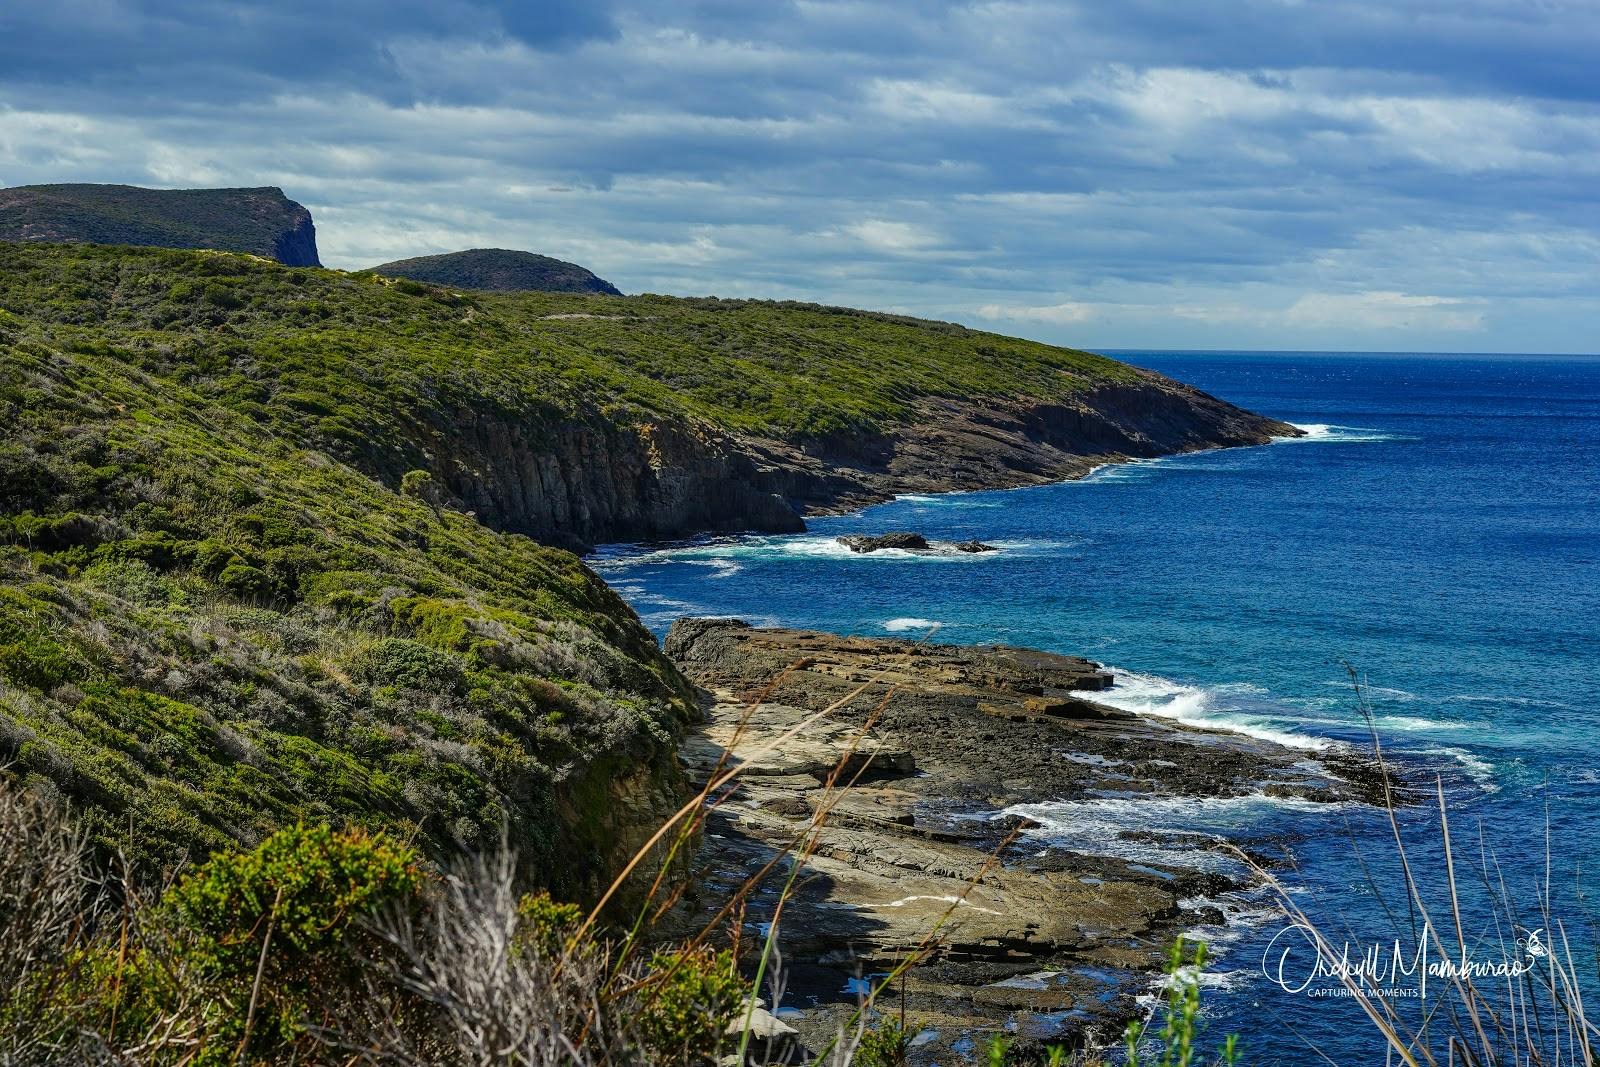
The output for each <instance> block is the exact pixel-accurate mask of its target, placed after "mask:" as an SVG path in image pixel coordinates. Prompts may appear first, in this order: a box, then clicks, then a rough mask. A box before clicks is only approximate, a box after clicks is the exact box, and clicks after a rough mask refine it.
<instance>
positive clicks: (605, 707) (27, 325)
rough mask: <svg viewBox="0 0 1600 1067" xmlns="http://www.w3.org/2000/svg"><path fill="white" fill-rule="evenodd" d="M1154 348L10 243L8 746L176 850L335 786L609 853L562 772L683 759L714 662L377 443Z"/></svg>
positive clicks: (343, 815)
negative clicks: (661, 643)
mask: <svg viewBox="0 0 1600 1067" xmlns="http://www.w3.org/2000/svg"><path fill="white" fill-rule="evenodd" d="M574 314H583V315H593V316H595V317H591V318H551V317H550V316H555V315H574ZM617 316H620V317H617ZM1126 374H1127V371H1126V370H1125V369H1124V368H1122V367H1121V366H1120V365H1119V364H1115V363H1112V362H1111V361H1108V360H1104V359H1101V358H1099V357H1095V356H1090V355H1086V354H1083V353H1074V352H1068V351H1064V350H1061V349H1055V348H1050V347H1047V346H1044V345H1038V344H1032V343H1029V342H1025V341H1018V340H1012V339H1007V338H1001V337H996V336H992V335H987V334H981V333H976V332H972V331H967V330H964V329H962V328H960V327H955V326H949V325H944V324H938V323H925V322H917V321H913V320H906V319H898V318H893V317H887V316H880V315H869V314H863V313H856V312H846V311H839V310H830V309H822V308H815V307H809V306H797V305H783V304H771V303H750V302H718V301H715V300H677V299H669V298H665V297H648V296H647V297H633V298H616V297H607V298H601V297H582V296H570V295H556V294H541V293H530V294H516V295H506V296H499V295H490V294H472V295H470V296H462V295H459V294H453V293H449V292H444V291H440V290H435V289H431V288H428V287H425V286H421V285H418V284H416V283H412V282H405V281H392V280H389V279H381V278H378V277H376V276H373V275H342V274H338V273H335V272H327V271H319V270H309V269H289V268H284V267H281V266H279V265H277V264H275V263H270V262H266V261H262V260H256V259H252V258H249V257H244V256H236V255H228V254H222V253H207V252H175V251H164V250H158V249H111V248H101V247H88V246H49V245H0V425H4V426H5V427H7V430H6V433H5V436H4V439H3V441H0V583H3V584H0V760H6V759H10V760H12V761H14V764H15V769H16V770H17V771H18V772H20V773H22V774H25V775H29V776H33V777H35V778H37V779H39V780H49V781H51V782H53V783H55V785H56V786H57V787H58V788H60V789H62V790H63V791H64V792H66V793H68V794H69V795H71V796H73V797H75V798H77V799H78V800H79V801H81V802H83V803H86V804H87V805H89V807H90V810H91V811H92V813H93V816H94V818H95V819H97V820H98V832H99V836H100V839H101V840H102V841H103V842H104V843H106V844H108V845H110V844H119V845H127V846H130V847H131V848H132V850H133V851H134V853H135V854H136V856H137V857H138V858H139V859H141V860H143V861H145V862H148V863H151V864H168V863H171V862H174V861H176V860H177V859H179V858H180V857H181V855H182V854H183V853H184V852H185V851H204V850H208V849H211V848H214V847H216V846H217V845H219V844H221V843H223V842H225V841H226V840H228V839H229V838H239V839H244V840H252V839H255V838H257V837H259V836H260V835H261V834H262V833H263V832H264V831H266V830H267V829H269V828H271V827H274V826H278V825H282V824H284V823H286V822H290V821H293V820H294V819H297V818H301V817H315V818H320V817H325V816H331V817H334V818H336V819H351V820H355V821H361V822H382V823H387V824H391V825H392V824H394V823H397V822H398V823H406V822H410V823H415V824H417V825H418V826H419V828H420V831H421V833H422V834H423V835H424V837H425V839H427V840H430V841H433V842H435V843H441V844H442V843H443V842H446V841H448V840H449V839H450V838H452V837H459V838H464V839H466V840H467V841H469V842H471V841H474V840H481V839H482V838H483V837H484V835H487V834H491V833H493V832H495V831H496V830H497V828H498V825H499V822H500V820H501V819H502V818H503V817H509V818H511V819H512V821H513V830H514V832H515V833H516V834H517V835H518V837H519V838H520V839H522V840H523V841H524V842H540V843H542V844H543V846H544V852H543V854H542V858H543V859H544V860H546V861H548V860H549V859H550V858H551V857H552V856H553V855H554V854H555V850H556V849H557V848H558V847H559V848H560V849H561V850H562V851H561V857H562V859H563V861H564V862H567V863H569V864H570V866H571V867H572V869H573V871H574V872H575V873H574V877H576V876H577V873H576V872H579V871H580V869H581V868H583V867H584V866H585V864H584V863H583V862H582V861H584V860H586V859H587V860H594V861H595V862H598V858H597V857H598V852H597V851H596V850H597V849H598V847H599V846H598V844H597V841H598V839H599V838H600V837H602V836H604V834H605V833H607V832H608V831H607V830H606V829H605V828H604V827H602V826H601V825H599V823H598V822H596V821H595V819H594V818H592V817H591V816H593V815H594V814H595V812H593V811H585V812H582V813H581V814H583V815H584V816H586V818H584V819H578V820H576V821H575V820H574V819H572V818H571V817H567V818H561V817H558V815H557V814H556V810H557V808H558V806H559V798H560V797H561V796H572V795H577V796H581V797H584V798H586V799H585V800H584V802H583V803H584V804H587V805H588V806H589V807H591V808H592V807H594V806H595V805H597V804H601V803H603V801H604V791H603V788H601V783H602V781H603V778H602V777H596V776H609V775H610V773H611V772H612V771H615V770H618V769H620V768H623V767H628V766H639V765H640V764H641V763H644V764H647V765H655V764H659V763H660V761H661V757H662V753H663V752H665V751H666V750H667V746H668V742H669V739H670V733H671V731H672V730H673V729H674V727H675V725H676V722H677V720H678V718H679V717H680V716H681V715H683V714H684V713H686V711H687V704H686V702H685V699H684V692H685V691H684V690H683V688H682V682H681V680H680V679H679V677H678V676H677V674H676V673H675V672H674V671H673V670H672V668H671V667H670V666H669V665H668V664H667V663H666V662H665V661H664V660H663V659H662V658H661V656H660V655H659V653H658V652H657V651H656V649H655V646H654V643H653V641H652V640H651V639H650V637H649V635H648V634H647V633H646V632H645V631H644V630H643V628H642V627H641V626H640V625H639V624H638V622H637V620H636V619H635V618H634V617H633V615H632V613H631V612H629V611H628V609H627V608H626V607H625V606H624V605H623V604H622V603H621V602H620V600H618V598H616V597H615V596H614V595H613V594H612V593H611V592H610V591H609V590H608V589H606V587H605V586H604V585H603V584H602V583H601V582H600V581H599V580H598V579H596V578H595V577H594V576H593V575H592V574H590V573H589V572H588V571H587V570H586V569H585V568H584V567H583V566H582V565H581V564H580V563H579V562H578V561H577V560H576V559H575V558H574V557H572V556H571V555H568V554H567V553H564V552H560V551H556V550H553V549H549V548H544V547H541V546H539V545H536V544H534V543H533V542H531V541H529V540H527V539H525V538H521V537H517V536H511V535H504V534H500V533H496V532H494V531H492V530H489V529H486V528H484V527H483V526H480V525H478V524H477V523H475V522H474V521H472V520H471V519H469V518H467V517H465V516H462V515H458V514H454V513H450V512H444V513H442V514H435V512H434V510H433V509H432V508H430V507H429V506H428V505H427V504H426V503H424V502H423V501H422V500H420V499H417V498H415V497H413V496H407V495H404V494H402V493H399V492H397V491H396V490H395V488H394V483H395V482H396V481H397V479H395V478H392V477H391V478H390V479H389V481H388V483H387V484H386V483H385V482H384V481H381V480H378V479H376V478H374V477H372V476H371V473H363V471H367V472H372V473H385V472H393V471H397V470H398V471H403V470H405V469H407V467H408V466H411V465H414V464H412V463H411V462H410V459H411V458H412V457H413V455H414V453H415V451H416V450H417V449H418V448H420V447H422V446H421V445H420V444H418V435H417V433H416V428H417V426H418V424H419V423H422V424H428V423H432V424H433V425H435V426H440V425H443V423H442V422H441V421H440V420H445V419H447V418H448V413H449V411H450V410H452V408H453V407H455V406H458V405H461V404H468V405H475V406H479V407H489V408H494V409H498V410H499V411H501V412H503V413H504V414H506V415H508V416H510V417H513V418H517V419H522V420H526V421H533V422H537V421H538V420H540V419H549V418H553V417H556V416H559V415H570V414H573V413H580V414H584V417H589V418H595V417H610V418H648V417H650V415H651V414H652V413H661V412H665V413H672V414H692V415H697V416H700V417H703V418H706V419H710V420H712V421H715V422H717V423H720V424H722V425H724V426H728V427H733V428H742V429H749V430H757V431H760V432H763V433H772V434H782V435H788V436H795V435H803V434H806V433H823V432H829V431H833V430H839V429H851V428H858V429H859V428H867V427H873V426H881V425H884V424H887V423H890V422H893V421H895V420H899V419H904V418H907V417H909V415H910V414H911V411H912V402H913V401H914V399H915V398H916V397H917V396H918V395H920V394H924V393H944V394H950V395H960V396H972V395H977V396H982V395H986V394H995V395H1016V394H1018V393H1023V394H1027V395H1033V396H1039V397H1041V398H1048V397H1052V396H1059V395H1062V394H1064V393H1067V392H1070V391H1072V390H1074V389H1077V388H1080V387H1081V386H1083V385H1084V384H1086V383H1090V382H1094V381H1100V380H1105V379H1108V378H1120V377H1123V376H1124V375H1126ZM651 761H655V764H651ZM584 767H589V768H591V770H594V772H595V773H594V775H591V776H590V777H589V778H588V779H581V778H580V780H576V781H575V782H571V783H568V784H567V785H565V786H563V785H559V784H558V783H559V782H560V780H561V779H562V778H563V776H564V775H566V774H568V773H569V772H570V771H571V770H572V769H573V768H584ZM563 790H565V791H566V792H565V793H563ZM563 835H566V836H563ZM580 849H589V850H590V851H591V852H594V853H595V854H594V855H593V856H591V855H588V854H583V855H580V854H579V853H578V852H577V851H575V850H580ZM574 858H576V859H577V860H579V862H577V863H571V861H572V860H573V859H574ZM589 866H593V863H591V864H589ZM556 880H559V879H556Z"/></svg>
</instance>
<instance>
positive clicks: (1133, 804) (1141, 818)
mask: <svg viewBox="0 0 1600 1067" xmlns="http://www.w3.org/2000/svg"><path fill="white" fill-rule="evenodd" d="M1347 803H1348V802H1346V801H1333V802H1321V801H1315V800H1304V799H1301V798H1299V797H1270V796H1267V795H1266V794H1265V793H1251V794H1247V795H1245V796H1238V797H1173V796H1158V797H1152V796H1149V795H1147V794H1139V795H1134V796H1126V797H1122V796H1115V797H1095V798H1093V799H1089V800H1054V801H1041V802H1038V803H1034V804H1017V805H1014V806H1012V807H1009V808H1007V809H1005V810H1004V811H1002V812H999V813H997V814H995V815H993V816H990V818H996V819H998V818H1003V817H1005V816H1008V815H1017V816H1021V817H1023V818H1026V819H1031V820H1033V821H1034V822H1036V823H1038V824H1039V825H1038V826H1037V827H1033V828H1031V829H1029V830H1027V831H1025V833H1026V834H1027V835H1028V836H1030V837H1037V838H1042V839H1044V840H1046V841H1049V842H1051V843H1053V844H1056V845H1059V846H1060V847H1062V848H1067V849H1071V850H1073V851H1075V852H1085V853H1088V854H1090V855H1097V856H1114V857H1117V858H1119V859H1124V860H1129V861H1132V862H1135V863H1146V864H1155V865H1160V866H1170V867H1183V868H1191V869H1192V868H1197V867H1198V868H1202V869H1206V870H1229V869H1233V868H1236V867H1237V862H1236V861H1235V860H1233V859H1232V858H1231V857H1229V856H1227V855H1225V854H1222V853H1217V852H1212V851H1210V850H1207V849H1202V848H1196V847H1195V842H1194V841H1193V840H1192V839H1191V838H1178V839H1176V840H1159V839H1155V840H1152V839H1146V838H1134V839H1129V838H1125V837H1122V836H1121V834H1122V833H1123V832H1124V831H1140V832H1146V831H1155V832H1157V833H1161V832H1166V833H1176V834H1202V835H1205V836H1208V837H1212V838H1216V839H1222V838H1225V837H1226V836H1227V835H1228V834H1230V833H1234V832H1237V831H1244V830H1249V829H1251V828H1254V827H1256V826H1258V825H1259V823H1260V820H1261V819H1262V817H1263V816H1265V815H1268V814H1271V813H1273V812H1282V811H1295V812H1302V813H1306V814H1311V813H1315V814H1318V815H1325V814H1327V813H1328V812H1332V811H1337V810H1340V809H1341V808H1343V807H1345V806H1346V804H1347Z"/></svg>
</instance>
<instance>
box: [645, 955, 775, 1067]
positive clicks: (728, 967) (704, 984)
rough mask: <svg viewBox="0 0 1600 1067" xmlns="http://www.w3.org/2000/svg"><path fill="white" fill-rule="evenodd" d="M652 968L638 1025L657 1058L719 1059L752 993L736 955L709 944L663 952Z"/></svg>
mask: <svg viewBox="0 0 1600 1067" xmlns="http://www.w3.org/2000/svg"><path fill="white" fill-rule="evenodd" d="M650 972H651V976H652V981H651V984H650V985H649V986H648V987H647V989H646V991H645V993H644V1007H643V1009H642V1010H641V1011H640V1012H639V1015H638V1019H637V1025H638V1028H639V1039H640V1041H641V1042H642V1043H643V1044H644V1046H645V1047H646V1048H647V1049H648V1050H649V1051H650V1052H651V1053H652V1060H651V1062H654V1063H664V1064H665V1063H682V1064H696V1063H704V1062H707V1061H715V1060H716V1059H717V1053H718V1052H719V1051H721V1048H722V1045H723V1043H724V1038H725V1032H726V1030H727V1028H728V1024H729V1023H730V1022H733V1021H734V1020H735V1019H736V1018H738V1016H739V1013H740V1011H741V1010H742V1009H743V1007H744V1004H745V1003H746V1002H747V1000H746V998H747V997H748V996H749V989H750V986H749V983H748V982H746V981H745V980H744V979H743V978H741V977H740V976H739V971H738V968H737V967H736V966H735V965H734V960H733V953H731V952H727V951H722V952H718V951H715V950H713V949H710V948H704V947H702V948H692V949H677V950H662V951H658V952H657V953H655V955H654V956H652V957H651V959H650Z"/></svg>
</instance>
